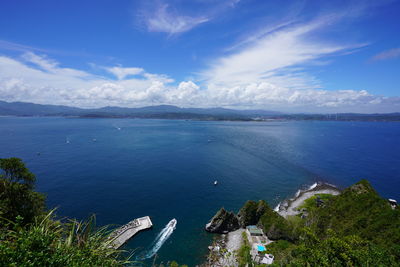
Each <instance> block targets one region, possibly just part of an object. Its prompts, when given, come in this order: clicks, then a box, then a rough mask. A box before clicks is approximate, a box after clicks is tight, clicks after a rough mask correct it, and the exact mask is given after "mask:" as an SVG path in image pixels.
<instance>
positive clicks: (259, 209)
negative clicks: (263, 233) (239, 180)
mask: <svg viewBox="0 0 400 267" xmlns="http://www.w3.org/2000/svg"><path fill="white" fill-rule="evenodd" d="M267 210H268V204H267V203H266V202H265V201H264V200H260V201H258V203H257V202H255V201H252V200H249V201H247V202H246V204H244V206H243V207H242V208H241V209H240V211H239V214H238V216H239V221H240V224H241V225H242V226H247V225H255V224H257V222H258V221H259V220H260V218H261V216H262V215H263V214H264V213H265V212H266V211H267Z"/></svg>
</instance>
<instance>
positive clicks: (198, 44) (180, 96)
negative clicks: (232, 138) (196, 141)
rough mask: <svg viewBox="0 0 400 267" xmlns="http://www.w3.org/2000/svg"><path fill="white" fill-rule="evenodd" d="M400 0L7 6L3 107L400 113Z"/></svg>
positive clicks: (162, 0)
mask: <svg viewBox="0 0 400 267" xmlns="http://www.w3.org/2000/svg"><path fill="white" fill-rule="evenodd" d="M398 14H400V2H399V1H395V0H380V1H373V0H369V1H366V0H347V1H337V0H334V1H305V0H304V1H301V0H297V1H294V0H292V1H290V0H287V1H282V0H191V1H190V0H171V1H167V0H147V1H144V0H143V1H142V0H129V1H128V0H121V1H111V0H107V1H106V0H97V1H74V0H69V1H45V0H41V1H27V0H26V1H22V0H21V1H2V3H1V4H0V100H5V101H27V102H34V103H42V104H49V103H51V104H63V105H70V106H79V107H100V106H108V105H112V106H127V107H137V106H146V105H159V104H172V105H177V106H184V107H189V106H196V107H216V106H221V107H230V108H240V109H249V108H250V109H251V108H254V109H256V108H257V109H259V108H262V109H270V110H271V109H273V110H280V111H289V112H395V111H397V112H400V87H399V84H400V34H399V33H400V18H399V16H398Z"/></svg>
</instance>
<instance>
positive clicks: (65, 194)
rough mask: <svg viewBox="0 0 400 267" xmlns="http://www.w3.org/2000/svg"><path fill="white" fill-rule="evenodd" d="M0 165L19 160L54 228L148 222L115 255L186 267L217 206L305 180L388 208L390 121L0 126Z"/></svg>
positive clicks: (196, 258)
mask: <svg viewBox="0 0 400 267" xmlns="http://www.w3.org/2000/svg"><path fill="white" fill-rule="evenodd" d="M0 157H1V158H7V157H19V158H21V159H23V161H24V162H25V163H26V165H27V167H28V168H29V169H30V170H31V171H32V172H33V173H35V175H36V178H37V181H36V190H37V191H40V192H42V193H44V194H45V195H46V196H47V206H48V208H49V209H50V208H57V210H56V213H57V215H58V216H59V217H60V218H64V217H68V218H76V219H78V220H84V219H85V218H88V217H89V216H90V215H91V214H95V215H96V220H97V225H98V226H102V225H110V226H111V227H118V226H121V225H123V224H125V223H127V222H129V221H131V220H132V219H134V218H138V217H142V216H150V217H151V220H152V222H153V224H154V226H153V228H152V229H151V230H148V231H143V232H140V233H139V234H137V235H136V236H135V237H134V238H133V239H131V240H130V241H129V242H128V243H127V244H126V245H125V246H124V247H123V249H124V250H126V251H127V252H126V253H133V256H132V259H133V260H139V261H140V262H142V263H143V265H144V266H148V265H151V263H153V262H156V263H161V262H163V263H167V262H168V261H172V260H175V261H177V262H178V263H180V264H187V265H189V266H196V265H197V264H200V263H202V262H204V260H205V255H206V254H207V250H208V249H207V246H208V245H209V244H210V242H211V241H212V239H213V238H214V235H213V234H210V233H207V232H206V231H205V230H204V227H205V225H206V223H207V222H208V221H209V220H210V219H211V217H212V216H213V215H214V214H215V213H216V212H217V211H218V210H219V209H220V208H221V207H224V208H225V209H228V210H232V211H235V212H236V211H238V210H239V209H240V207H241V206H242V205H243V204H244V203H245V202H246V201H247V200H249V199H253V200H259V199H263V200H266V201H267V202H268V203H269V205H270V206H271V207H275V206H276V205H277V204H278V203H279V202H280V201H282V200H284V199H286V198H288V197H290V196H293V195H294V194H295V193H296V191H297V190H298V189H299V188H305V187H308V186H310V185H312V184H313V183H315V182H317V181H322V182H328V183H330V184H334V185H336V186H338V187H340V188H344V187H347V186H350V185H352V184H353V183H355V182H357V181H359V180H360V179H368V180H369V181H370V182H371V184H372V185H373V186H374V187H375V189H376V190H377V191H378V192H379V194H380V195H381V196H382V197H385V198H394V199H398V200H400V192H399V190H400V123H398V122H340V121H270V122H229V121H190V120H150V119H149V120H146V119H83V118H64V117H1V118H0ZM214 181H218V184H217V185H214ZM174 218H175V219H176V220H177V224H176V228H175V229H169V228H168V227H166V225H167V224H168V223H169V222H170V221H171V220H172V219H174ZM146 257H147V258H148V259H145V258H146ZM149 257H150V258H149ZM154 257H156V258H154Z"/></svg>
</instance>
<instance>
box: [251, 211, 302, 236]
mask: <svg viewBox="0 0 400 267" xmlns="http://www.w3.org/2000/svg"><path fill="white" fill-rule="evenodd" d="M259 224H261V225H262V226H263V229H264V232H265V234H266V235H267V236H268V238H269V239H271V240H278V239H284V240H289V241H294V240H296V239H297V232H296V228H294V227H293V226H292V224H291V223H290V222H289V221H287V220H285V219H284V218H283V217H282V216H280V215H279V214H277V213H276V212H275V211H273V210H272V209H271V208H270V207H268V209H266V210H265V212H264V214H263V215H262V216H261V218H260V221H259Z"/></svg>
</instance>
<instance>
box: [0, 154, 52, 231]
mask: <svg viewBox="0 0 400 267" xmlns="http://www.w3.org/2000/svg"><path fill="white" fill-rule="evenodd" d="M0 169H1V170H2V172H3V174H1V175H0V226H2V227H4V226H7V225H8V224H9V223H10V222H15V221H16V218H17V217H18V216H19V217H22V224H27V223H31V222H32V221H33V219H34V217H35V216H37V215H40V214H42V213H43V211H44V207H45V197H44V195H43V194H41V193H38V192H35V191H33V189H34V183H35V180H36V178H35V175H34V174H33V173H31V172H30V171H29V170H28V168H26V167H25V164H24V163H23V161H22V160H21V159H18V158H9V159H0Z"/></svg>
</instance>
